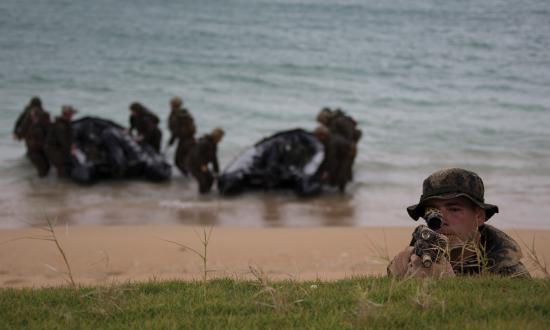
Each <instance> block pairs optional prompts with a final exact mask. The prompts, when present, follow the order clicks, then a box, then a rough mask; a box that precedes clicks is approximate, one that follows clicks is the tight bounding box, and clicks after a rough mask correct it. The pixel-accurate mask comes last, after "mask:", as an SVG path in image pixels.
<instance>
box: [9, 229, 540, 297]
mask: <svg viewBox="0 0 550 330" xmlns="http://www.w3.org/2000/svg"><path fill="white" fill-rule="evenodd" d="M204 228H205V227H193V226H182V225H132V226H75V227H68V226H59V227H56V228H55V231H56V233H57V236H58V240H59V243H60V244H61V246H62V247H63V249H64V251H65V253H66V256H67V259H68V261H69V263H70V266H71V269H72V272H73V276H74V279H75V281H76V282H77V284H79V285H109V284H111V283H124V282H127V281H132V282H134V281H149V280H171V279H178V280H200V279H201V278H202V275H203V266H202V261H201V259H200V258H199V257H198V256H196V255H195V254H194V253H193V252H191V251H189V250H187V251H185V250H184V249H182V248H181V247H180V246H178V245H177V244H174V243H171V242H167V240H168V241H174V242H178V243H180V244H183V245H187V246H189V247H191V248H193V249H196V250H197V251H202V245H201V236H202V235H203V229H204ZM410 232H411V228H382V227H379V228H365V227H356V228H350V227H324V228H228V227H213V230H212V232H211V238H210V242H209V245H208V249H207V252H208V256H207V262H208V270H209V274H208V277H209V278H215V277H229V278H234V279H253V278H254V276H253V275H252V274H251V268H253V269H256V270H258V271H260V272H263V273H264V274H265V275H266V276H267V277H268V278H270V279H273V280H285V279H290V280H298V281H304V280H315V279H321V280H336V279H344V278H349V277H352V276H363V275H375V276H383V275H385V271H386V266H387V263H388V261H387V260H388V258H391V257H393V256H394V255H395V254H396V253H397V252H398V251H399V250H401V249H402V248H404V247H405V246H406V245H407V243H408V241H409V237H410ZM506 232H507V233H509V234H510V235H512V236H513V237H514V238H516V239H518V238H519V240H518V241H520V242H521V241H524V242H526V243H527V244H528V245H531V244H532V242H533V239H534V240H535V249H536V251H537V252H538V253H539V255H540V256H541V257H542V258H543V259H545V260H547V261H550V231H549V230H506ZM44 235H48V233H47V232H46V231H44V230H41V229H40V228H37V227H33V228H23V229H2V230H0V246H1V247H2V248H1V249H0V287H44V286H58V285H65V284H66V283H67V282H66V280H65V279H66V275H65V274H64V272H66V268H65V266H64V263H63V259H62V257H61V255H60V253H59V251H58V250H57V248H56V246H55V243H54V242H52V241H45V240H40V239H34V238H39V237H43V236H44ZM520 244H521V243H520ZM522 248H523V250H524V255H525V254H526V253H525V252H526V248H525V246H524V245H523V244H522ZM524 261H525V262H526V264H527V265H528V268H529V269H530V271H531V272H532V274H534V275H539V276H540V275H541V272H540V271H539V270H537V267H536V266H534V265H533V264H532V262H531V261H530V260H529V258H524Z"/></svg>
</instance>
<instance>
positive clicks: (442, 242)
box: [410, 225, 449, 268]
mask: <svg viewBox="0 0 550 330" xmlns="http://www.w3.org/2000/svg"><path fill="white" fill-rule="evenodd" d="M410 246H414V253H415V254H416V255H417V256H419V257H420V258H421V260H422V265H423V266H424V267H426V268H429V267H431V266H432V263H434V262H436V263H437V262H439V261H440V260H442V259H443V258H447V259H448V256H449V239H448V238H447V237H445V236H444V235H442V234H438V233H437V232H435V231H434V230H432V229H430V228H429V227H428V226H426V225H420V226H418V227H416V229H415V230H414V232H413V234H412V240H411V244H410Z"/></svg>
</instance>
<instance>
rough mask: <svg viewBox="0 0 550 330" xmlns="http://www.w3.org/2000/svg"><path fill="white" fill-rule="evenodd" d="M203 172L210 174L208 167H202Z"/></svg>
mask: <svg viewBox="0 0 550 330" xmlns="http://www.w3.org/2000/svg"><path fill="white" fill-rule="evenodd" d="M201 171H202V172H204V173H206V172H208V166H206V165H201Z"/></svg>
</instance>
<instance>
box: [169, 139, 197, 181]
mask: <svg viewBox="0 0 550 330" xmlns="http://www.w3.org/2000/svg"><path fill="white" fill-rule="evenodd" d="M194 143H195V141H194V139H179V141H178V147H177V149H176V153H175V154H174V164H176V166H177V168H178V169H179V170H180V172H181V173H182V174H183V175H185V176H187V175H189V169H188V166H187V156H188V155H189V151H191V148H192V147H193V144H194Z"/></svg>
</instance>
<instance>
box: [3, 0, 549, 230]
mask: <svg viewBox="0 0 550 330" xmlns="http://www.w3.org/2000/svg"><path fill="white" fill-rule="evenodd" d="M0 17H1V19H0V31H2V33H0V101H1V105H0V107H1V110H0V136H1V137H2V138H1V139H0V148H1V149H0V150H1V152H0V227H19V226H26V225H29V224H37V223H40V222H41V221H43V220H44V218H45V217H57V218H59V219H60V220H61V221H65V222H67V223H70V224H78V225H81V224H136V223H140V224H143V223H185V224H218V225H229V226H319V225H320V226H326V225H345V226H379V225H390V226H393V225H396V226H400V225H405V226H407V225H409V226H412V225H414V222H412V221H411V220H410V219H408V218H407V214H406V212H405V207H406V206H408V205H410V204H413V203H415V202H417V200H418V198H419V196H420V193H421V184H422V180H423V179H424V178H425V177H426V176H428V175H429V174H430V173H431V172H433V171H435V170H437V169H439V168H441V167H454V166H458V167H464V168H468V169H470V170H473V171H475V172H477V173H478V174H480V175H481V177H482V178H483V179H484V181H485V185H486V200H487V201H488V202H490V203H494V204H497V205H499V206H500V209H501V213H500V214H498V215H497V216H495V217H494V220H491V222H493V223H494V224H495V225H499V226H503V227H535V228H550V221H549V220H548V215H549V214H550V206H549V205H550V2H548V1H544V0H526V1H503V0H487V1H481V2H480V1H473V0H464V1H437V0H426V1H404V0H403V1H371V0H347V1H346V0H342V1H335V0H333V1H328V0H316V1H315V0H269V1H268V0H225V1H213V0H202V1H199V0H196V1H187V0H160V1H144V0H132V1H129V0H119V1H107V0H96V1H83V0H74V1H68V0H66V1H62V0H49V1H47V0H32V1H31V0H17V1H16V0H3V1H1V2H0ZM33 95H39V96H40V97H41V98H42V100H43V103H44V105H45V108H46V109H47V110H49V111H50V112H51V113H52V114H57V113H58V112H59V109H60V107H61V105H62V104H72V105H74V106H75V107H77V108H78V109H80V113H79V115H80V116H82V115H95V116H101V117H106V118H109V119H112V120H115V121H118V122H120V123H123V124H127V121H128V105H129V104H130V103H131V102H133V101H140V102H142V103H143V104H145V105H146V106H148V107H149V108H151V109H152V110H153V111H155V112H157V113H158V114H159V116H160V117H161V118H163V122H162V123H161V125H162V127H163V129H164V133H165V135H164V141H166V138H167V131H166V117H167V116H168V112H169V107H168V101H169V99H170V98H171V97H172V96H174V95H179V96H181V97H183V99H184V102H185V104H186V106H187V107H188V108H189V109H190V110H191V112H192V113H193V115H194V117H195V120H196V122H197V125H198V130H199V134H202V133H206V132H208V131H210V130H211V129H212V128H214V127H216V126H221V127H223V128H224V129H225V130H226V132H227V134H226V137H225V139H224V140H223V141H222V144H221V145H220V150H219V157H220V162H221V165H222V167H224V166H225V165H227V164H228V163H229V162H230V161H231V160H232V159H233V158H234V157H236V156H237V155H238V154H239V153H240V152H242V151H243V150H244V149H245V148H246V147H248V146H250V145H251V144H252V143H254V142H255V141H257V140H259V139H261V138H262V137H264V136H266V135H270V134H272V133H274V132H276V131H279V130H284V129H290V128H295V127H303V128H305V129H313V128H315V126H316V124H315V117H316V114H317V112H318V111H319V109H320V108H321V107H323V106H331V107H340V108H342V109H344V110H345V111H347V112H348V113H349V114H351V115H352V116H353V117H354V118H356V119H357V121H358V122H359V124H360V127H361V129H362V130H363V133H364V134H363V138H362V140H361V141H360V145H359V155H358V157H357V160H356V164H355V169H354V170H355V181H354V182H353V183H352V184H351V185H350V186H349V189H348V191H347V194H346V195H344V196H340V195H339V194H335V193H328V194H326V195H324V196H322V197H319V198H315V199H308V200H302V199H299V198H296V197H295V196H293V195H292V194H288V193H284V192H283V193H262V192H260V193H255V194H252V193H251V194H245V195H243V196H239V197H235V198H231V199H223V198H219V197H218V196H217V195H216V194H212V195H210V196H203V197H201V196H197V192H196V186H195V184H194V182H193V181H192V180H188V179H185V178H183V177H181V176H180V175H179V174H176V175H175V176H174V178H173V180H172V181H171V182H169V183H165V184H152V183H148V182H139V181H138V182H103V183H99V184H96V185H93V186H90V187H87V186H86V187H83V186H77V185H74V184H72V183H70V182H60V181H58V180H57V178H55V175H53V173H52V174H51V175H50V177H48V178H47V179H38V178H36V175H35V172H34V169H33V168H32V166H31V165H30V164H29V162H28V161H27V160H26V159H25V157H24V145H23V143H19V142H16V141H13V140H12V139H11V131H12V128H13V123H14V121H15V119H16V118H17V115H18V114H19V113H20V111H21V110H22V108H23V107H24V106H25V105H26V104H27V103H28V101H29V99H30V97H31V96H33ZM172 153H173V150H168V151H167V155H168V157H169V158H171V157H172Z"/></svg>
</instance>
